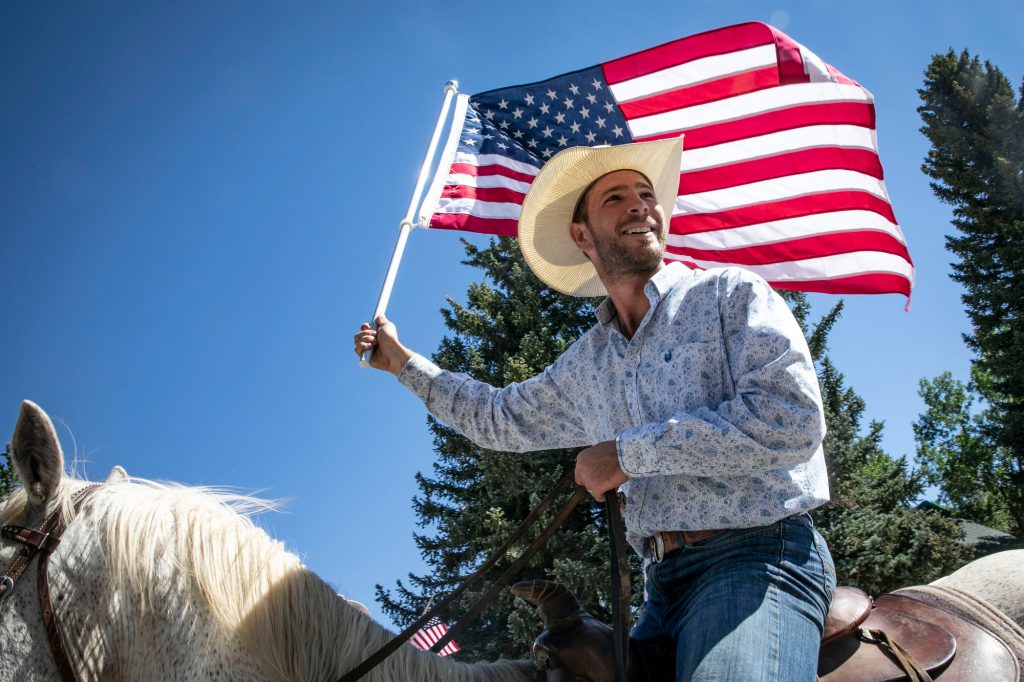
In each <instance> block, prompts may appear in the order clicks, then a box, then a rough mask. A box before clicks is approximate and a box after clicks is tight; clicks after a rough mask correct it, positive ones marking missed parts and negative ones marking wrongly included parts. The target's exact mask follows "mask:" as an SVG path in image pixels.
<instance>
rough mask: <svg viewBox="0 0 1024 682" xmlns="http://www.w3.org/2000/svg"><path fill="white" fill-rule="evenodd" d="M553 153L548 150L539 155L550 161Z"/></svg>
mask: <svg viewBox="0 0 1024 682" xmlns="http://www.w3.org/2000/svg"><path fill="white" fill-rule="evenodd" d="M553 153H554V152H552V151H551V150H550V149H545V150H544V151H542V152H541V153H540V155H541V156H543V157H544V158H545V159H550V158H551V155H552V154H553Z"/></svg>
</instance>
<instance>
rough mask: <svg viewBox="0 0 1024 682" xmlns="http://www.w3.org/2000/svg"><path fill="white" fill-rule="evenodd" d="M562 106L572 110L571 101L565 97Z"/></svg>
mask: <svg viewBox="0 0 1024 682" xmlns="http://www.w3.org/2000/svg"><path fill="white" fill-rule="evenodd" d="M564 104H565V108H566V109H572V99H571V98H569V97H566V98H565V101H564Z"/></svg>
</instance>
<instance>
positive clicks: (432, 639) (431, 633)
mask: <svg viewBox="0 0 1024 682" xmlns="http://www.w3.org/2000/svg"><path fill="white" fill-rule="evenodd" d="M446 634H448V627H447V626H446V625H445V624H444V623H442V622H441V619H440V618H438V617H436V616H435V617H433V618H431V619H430V620H428V621H427V623H426V625H424V626H423V628H422V629H421V630H419V631H417V632H416V634H415V635H413V636H412V638H411V639H410V640H409V641H410V642H412V645H413V646H414V647H416V648H417V649H423V650H424V651H430V647H432V646H434V645H435V644H437V643H438V642H439V641H441V638H442V637H444V636H445V635H446ZM456 651H462V650H461V649H460V648H459V645H458V644H456V643H455V640H452V641H450V642H448V643H447V644H445V645H444V648H442V649H441V650H440V651H438V652H437V655H438V656H449V655H451V654H454V653H455V652H456Z"/></svg>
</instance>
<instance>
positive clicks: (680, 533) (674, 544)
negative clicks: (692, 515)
mask: <svg viewBox="0 0 1024 682" xmlns="http://www.w3.org/2000/svg"><path fill="white" fill-rule="evenodd" d="M724 532H725V529H718V528H716V529H713V530H664V531H662V532H660V533H655V534H654V535H651V536H650V537H648V538H646V539H645V540H644V545H645V546H646V547H647V553H648V556H650V558H651V559H652V560H653V561H661V560H662V559H664V558H665V557H667V556H668V555H669V554H672V553H673V552H676V551H678V550H680V549H682V548H683V546H684V545H692V544H693V543H695V542H700V541H701V540H708V539H710V538H713V537H715V536H716V535H721V534H722V533H724Z"/></svg>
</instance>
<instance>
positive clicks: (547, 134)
mask: <svg viewBox="0 0 1024 682" xmlns="http://www.w3.org/2000/svg"><path fill="white" fill-rule="evenodd" d="M554 132H555V131H554V130H552V129H551V126H548V127H547V128H545V129H544V130H542V131H540V133H541V135H543V136H544V137H551V135H552V134H554Z"/></svg>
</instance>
